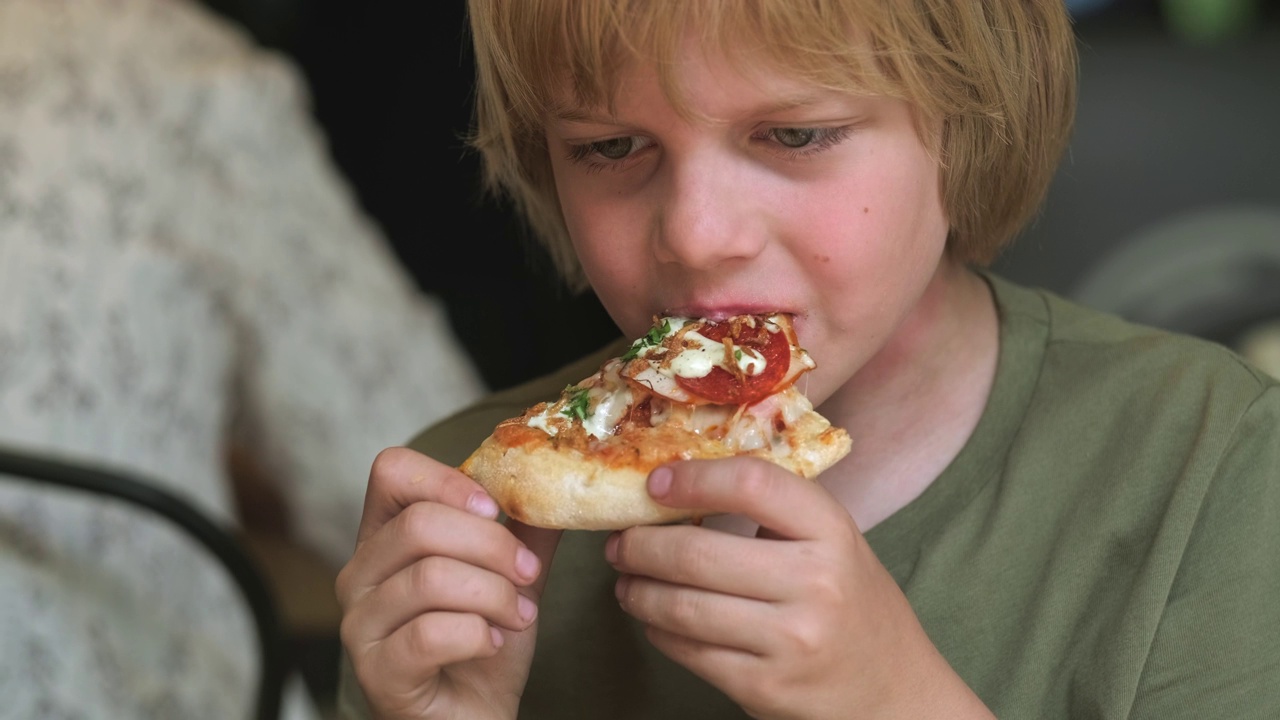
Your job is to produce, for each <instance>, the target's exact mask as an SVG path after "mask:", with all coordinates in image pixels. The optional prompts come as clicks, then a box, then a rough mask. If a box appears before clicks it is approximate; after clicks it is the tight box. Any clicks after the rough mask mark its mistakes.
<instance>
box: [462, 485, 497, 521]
mask: <svg viewBox="0 0 1280 720" xmlns="http://www.w3.org/2000/svg"><path fill="white" fill-rule="evenodd" d="M467 512H469V513H471V514H472V515H479V516H480V517H482V518H495V517H498V503H496V502H494V501H493V498H491V497H489V495H488V494H487V493H485V492H483V491H481V490H477V491H475V492H473V493H471V497H469V498H467Z"/></svg>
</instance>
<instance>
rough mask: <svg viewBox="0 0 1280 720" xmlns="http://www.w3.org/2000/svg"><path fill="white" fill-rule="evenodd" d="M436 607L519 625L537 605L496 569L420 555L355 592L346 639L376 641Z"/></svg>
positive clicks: (512, 627) (524, 624)
mask: <svg viewBox="0 0 1280 720" xmlns="http://www.w3.org/2000/svg"><path fill="white" fill-rule="evenodd" d="M436 611H451V612H460V613H474V614H476V615H479V616H481V617H483V618H485V619H486V620H488V621H489V622H490V623H492V624H494V625H499V626H501V627H504V628H507V629H509V630H523V629H525V628H526V627H528V626H529V625H530V624H531V623H532V622H533V619H534V616H535V615H536V614H537V606H536V605H535V604H534V602H533V601H532V600H530V599H529V598H526V597H522V596H520V595H518V594H517V593H516V588H515V586H514V585H512V584H511V582H510V581H509V580H507V579H506V578H504V577H502V576H501V575H498V574H496V573H492V572H489V571H488V570H481V569H480V568H478V567H476V566H474V565H468V564H467V563H464V562H460V561H458V560H454V559H453V558H447V557H440V556H436V557H429V558H423V559H422V560H419V561H418V562H416V563H413V564H412V565H410V566H409V567H406V568H404V569H403V570H401V571H400V572H398V573H396V574H395V575H392V576H391V577H390V578H389V579H387V581H386V582H384V583H382V584H381V585H379V586H378V587H377V588H375V589H374V590H373V591H371V592H369V593H368V594H366V595H365V596H363V597H361V598H360V600H359V602H358V603H357V604H356V605H355V606H354V607H353V608H352V609H351V611H350V613H349V615H350V616H351V617H352V618H353V620H352V622H353V624H355V625H358V628H359V629H358V631H355V632H352V633H351V634H352V635H355V637H352V638H351V639H352V640H354V641H355V642H375V641H379V640H382V639H384V638H386V637H388V636H390V635H392V634H393V633H394V632H395V631H396V630H397V629H399V628H400V626H402V625H405V624H407V623H409V622H410V621H411V620H413V619H414V618H415V617H417V616H418V615H422V614H425V613H429V612H436Z"/></svg>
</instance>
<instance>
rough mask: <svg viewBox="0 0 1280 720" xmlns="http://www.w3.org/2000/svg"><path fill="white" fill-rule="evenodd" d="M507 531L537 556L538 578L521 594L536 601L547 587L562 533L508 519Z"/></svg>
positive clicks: (561, 531)
mask: <svg viewBox="0 0 1280 720" xmlns="http://www.w3.org/2000/svg"><path fill="white" fill-rule="evenodd" d="M507 529H508V530H510V531H511V534H512V535H515V536H516V539H517V540H519V541H520V542H522V543H524V545H525V547H527V548H529V550H530V551H532V552H533V554H534V555H536V556H538V578H537V579H536V580H534V581H533V583H532V584H530V585H529V587H527V588H525V589H524V590H523V591H522V592H523V594H525V595H528V596H529V597H531V598H533V599H534V600H538V599H539V598H541V597H542V589H543V588H544V587H546V586H547V576H548V575H550V574H551V572H550V571H551V560H552V558H554V557H555V554H556V547H557V546H559V545H560V536H561V535H563V534H564V531H563V530H547V529H546V528H539V527H534V526H532V525H525V524H524V523H522V522H520V521H519V520H510V519H508V520H507Z"/></svg>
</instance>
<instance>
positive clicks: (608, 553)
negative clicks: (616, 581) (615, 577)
mask: <svg viewBox="0 0 1280 720" xmlns="http://www.w3.org/2000/svg"><path fill="white" fill-rule="evenodd" d="M620 542H622V533H612V534H610V535H609V539H608V540H605V541H604V559H605V560H607V561H609V564H610V565H616V564H617V562H618V543H620Z"/></svg>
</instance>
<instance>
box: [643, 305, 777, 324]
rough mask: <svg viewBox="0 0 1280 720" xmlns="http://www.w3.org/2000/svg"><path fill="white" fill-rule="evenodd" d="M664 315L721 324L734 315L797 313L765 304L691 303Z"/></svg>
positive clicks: (666, 311) (668, 309)
mask: <svg viewBox="0 0 1280 720" xmlns="http://www.w3.org/2000/svg"><path fill="white" fill-rule="evenodd" d="M662 314H663V315H667V316H671V317H685V318H698V319H703V320H711V321H713V322H720V321H722V320H725V319H727V318H730V317H733V316H734V315H775V314H781V315H791V316H792V317H796V315H797V314H796V313H794V312H790V311H787V310H780V309H779V308H778V306H777V305H770V304H763V303H732V304H702V303H690V304H687V305H676V306H672V307H669V308H667V309H665V310H663V311H662Z"/></svg>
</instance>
